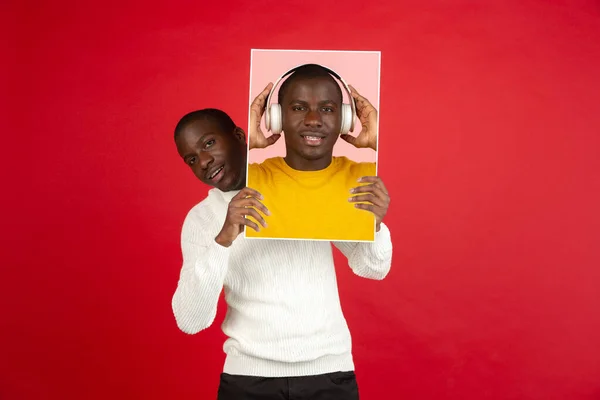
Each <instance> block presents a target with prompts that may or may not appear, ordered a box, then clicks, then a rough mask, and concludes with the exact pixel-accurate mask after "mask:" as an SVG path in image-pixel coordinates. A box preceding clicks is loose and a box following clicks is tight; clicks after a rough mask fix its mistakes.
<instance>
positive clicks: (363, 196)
mask: <svg viewBox="0 0 600 400" xmlns="http://www.w3.org/2000/svg"><path fill="white" fill-rule="evenodd" d="M359 182H369V184H368V185H364V186H358V187H355V188H353V189H351V190H350V193H354V194H356V193H358V194H357V195H356V196H352V197H350V198H349V199H348V201H350V202H351V203H356V204H354V207H356V208H360V209H361V210H367V211H370V212H372V213H373V214H375V221H376V223H377V232H379V229H380V228H381V221H382V220H383V217H385V214H386V213H387V210H388V207H389V206H390V196H389V194H388V191H387V189H386V188H385V185H384V184H383V182H382V180H381V179H380V178H379V177H377V176H364V177H362V178H360V179H359ZM358 202H361V203H366V204H358Z"/></svg>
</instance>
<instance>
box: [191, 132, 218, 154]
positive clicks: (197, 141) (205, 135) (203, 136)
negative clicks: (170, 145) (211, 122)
mask: <svg viewBox="0 0 600 400" xmlns="http://www.w3.org/2000/svg"><path fill="white" fill-rule="evenodd" d="M214 134H215V133H214V132H212V131H210V132H206V133H204V134H203V135H202V136H200V138H198V140H196V143H195V144H198V143H200V142H202V141H203V140H204V138H205V137H207V136H208V135H214ZM193 156H195V154H186V155H184V156H183V159H184V160H187V159H188V158H189V157H193Z"/></svg>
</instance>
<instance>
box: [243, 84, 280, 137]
mask: <svg viewBox="0 0 600 400" xmlns="http://www.w3.org/2000/svg"><path fill="white" fill-rule="evenodd" d="M272 87H273V84H272V83H271V82H269V84H268V85H267V87H265V89H264V90H263V91H262V92H260V94H259V95H258V96H256V98H255V99H254V101H253V102H252V105H250V132H248V141H249V143H250V146H249V147H250V149H264V148H265V147H268V146H270V145H272V144H273V143H275V142H276V141H277V140H279V138H280V137H281V134H277V135H271V136H269V137H265V134H264V133H263V132H262V130H261V129H260V120H261V118H262V116H263V114H264V112H265V108H266V107H265V103H266V101H267V97H268V96H269V92H270V91H271V88H272Z"/></svg>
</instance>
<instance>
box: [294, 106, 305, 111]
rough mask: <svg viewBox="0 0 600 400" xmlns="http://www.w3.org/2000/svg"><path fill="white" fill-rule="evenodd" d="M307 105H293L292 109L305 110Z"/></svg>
mask: <svg viewBox="0 0 600 400" xmlns="http://www.w3.org/2000/svg"><path fill="white" fill-rule="evenodd" d="M304 110H305V107H303V106H292V111H304Z"/></svg>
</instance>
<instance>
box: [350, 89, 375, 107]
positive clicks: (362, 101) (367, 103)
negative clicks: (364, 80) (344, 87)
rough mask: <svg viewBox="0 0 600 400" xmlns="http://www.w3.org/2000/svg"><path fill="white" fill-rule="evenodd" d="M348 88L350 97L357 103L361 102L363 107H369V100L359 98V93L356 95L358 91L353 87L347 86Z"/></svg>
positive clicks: (362, 97)
mask: <svg viewBox="0 0 600 400" xmlns="http://www.w3.org/2000/svg"><path fill="white" fill-rule="evenodd" d="M348 87H349V88H350V93H351V94H352V97H353V98H354V99H355V100H356V101H357V102H361V103H364V104H365V105H370V106H372V105H371V103H370V102H369V100H367V98H366V97H364V96H361V95H360V93H358V91H357V90H356V89H355V88H354V86H352V85H348Z"/></svg>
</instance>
